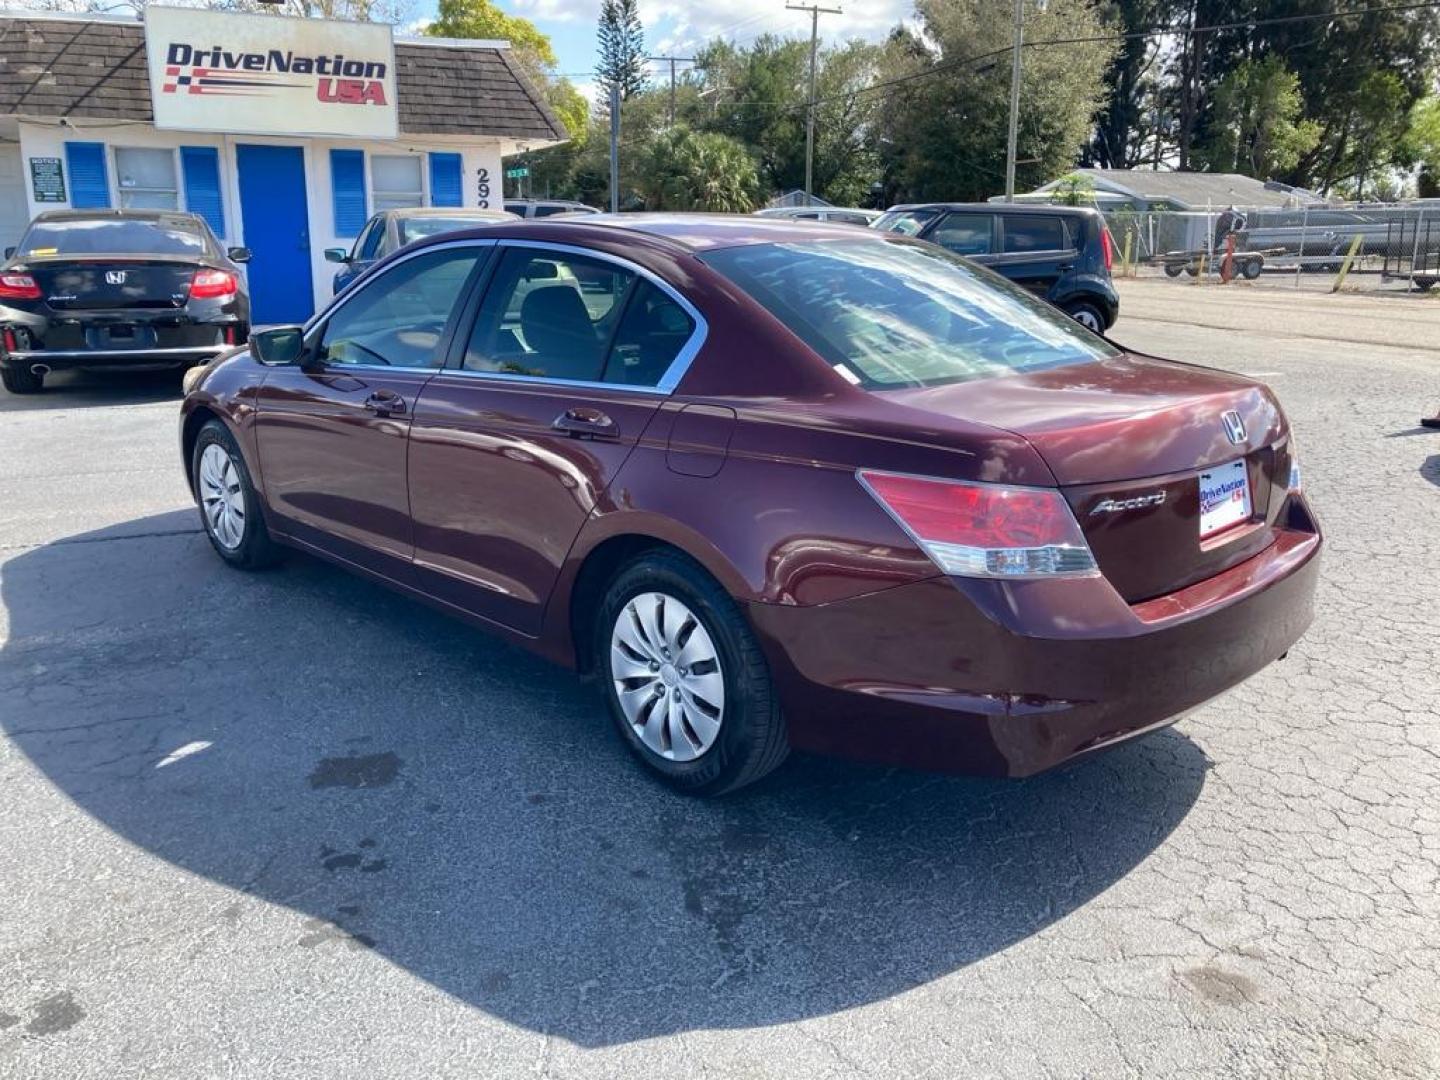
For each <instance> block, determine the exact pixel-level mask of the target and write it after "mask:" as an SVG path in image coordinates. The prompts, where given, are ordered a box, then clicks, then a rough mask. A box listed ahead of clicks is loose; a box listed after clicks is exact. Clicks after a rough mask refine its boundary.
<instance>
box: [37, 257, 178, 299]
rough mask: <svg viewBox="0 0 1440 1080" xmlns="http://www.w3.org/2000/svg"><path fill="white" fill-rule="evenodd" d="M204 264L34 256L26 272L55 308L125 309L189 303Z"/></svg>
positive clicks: (163, 260)
mask: <svg viewBox="0 0 1440 1080" xmlns="http://www.w3.org/2000/svg"><path fill="white" fill-rule="evenodd" d="M198 269H200V266H199V265H198V264H197V263H196V262H194V260H183V261H181V260H175V259H126V258H109V257H105V256H96V257H93V258H85V259H76V258H69V259H55V260H34V261H31V262H29V265H28V267H27V270H26V272H27V273H29V274H30V276H31V277H33V278H34V279H35V283H36V284H37V285H39V286H40V293H41V295H42V296H43V297H44V298H45V302H46V303H47V304H48V305H49V306H50V307H51V308H52V309H53V310H55V311H120V310H125V309H136V308H138V309H148V310H154V309H157V308H158V309H167V308H168V309H173V308H182V307H184V306H185V304H186V302H187V301H188V300H189V298H190V280H191V278H193V277H194V276H195V271H196V270H198Z"/></svg>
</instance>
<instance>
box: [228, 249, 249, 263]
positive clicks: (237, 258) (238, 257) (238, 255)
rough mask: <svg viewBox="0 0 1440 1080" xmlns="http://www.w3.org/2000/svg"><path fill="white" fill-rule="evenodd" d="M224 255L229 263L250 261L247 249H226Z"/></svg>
mask: <svg viewBox="0 0 1440 1080" xmlns="http://www.w3.org/2000/svg"><path fill="white" fill-rule="evenodd" d="M225 254H226V255H229V256H230V261H231V262H237V263H247V262H249V261H250V249H249V248H247V247H233V248H226V249H225Z"/></svg>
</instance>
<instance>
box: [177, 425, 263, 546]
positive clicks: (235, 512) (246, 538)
mask: <svg viewBox="0 0 1440 1080" xmlns="http://www.w3.org/2000/svg"><path fill="white" fill-rule="evenodd" d="M192 474H193V475H194V477H195V497H196V500H197V501H198V502H199V504H200V520H201V523H202V524H203V525H204V526H205V535H206V536H208V537H209V538H210V544H211V546H212V547H214V549H215V551H216V552H217V553H218V554H219V556H220V557H221V558H222V559H224V560H225V561H226V562H228V563H229V564H230V565H231V566H236V567H239V568H240V569H242V570H260V569H263V568H264V567H267V566H273V565H274V564H275V563H276V562H278V561H279V558H280V550H279V548H278V547H277V546H276V545H275V542H274V541H273V540H271V539H270V533H269V532H268V531H267V530H266V528H265V519H264V517H263V516H262V515H261V511H260V496H259V493H258V492H256V490H255V485H254V484H253V483H252V482H251V480H250V472H249V470H248V469H246V468H245V459H244V458H243V457H242V456H241V455H240V449H239V447H237V446H236V445H235V439H234V437H233V436H232V435H231V434H230V430H229V428H227V427H226V426H225V425H224V424H222V423H221V422H220V421H219V420H210V421H207V422H206V424H205V426H204V427H202V428H201V429H200V434H199V436H198V437H197V438H196V439H195V451H194V458H193V460H192Z"/></svg>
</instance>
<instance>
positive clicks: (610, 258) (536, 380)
mask: <svg viewBox="0 0 1440 1080" xmlns="http://www.w3.org/2000/svg"><path fill="white" fill-rule="evenodd" d="M467 247H468V248H480V249H484V248H491V247H501V248H511V247H514V248H531V249H535V250H540V251H554V252H558V253H560V254H564V255H577V256H580V257H582V258H588V259H595V260H597V261H599V262H608V263H612V264H613V265H615V266H618V267H620V268H622V269H624V270H626V271H628V272H629V273H632V274H634V275H635V276H636V277H640V278H644V279H645V280H646V281H648V282H650V283H651V284H652V285H654V286H655V287H656V288H657V289H659V290H660V291H661V292H663V293H664V294H665V295H666V296H668V297H669V298H670V299H671V300H673V301H675V303H677V304H679V305H680V308H681V310H682V311H684V312H685V314H687V315H689V316H690V319H691V321H692V322H694V324H695V329H694V330H693V331H691V334H690V337H689V338H688V339H687V340H686V342H685V344H684V345H682V346H681V347H680V351H679V352H677V353H676V354H675V359H674V360H672V361H670V366H669V367H667V368H666V369H665V373H664V374H663V375H661V376H660V379H659V381H657V382H656V383H654V384H653V385H646V384H638V385H637V384H633V383H609V382H598V381H590V380H580V379H552V378H550V377H549V376H545V375H515V374H511V373H509V372H503V371H472V370H470V369H469V368H463V367H460V368H452V367H446V366H445V365H444V363H441V364H440V365H438V366H435V367H398V366H391V365H389V364H335V365H334V367H335V369H336V370H338V371H396V372H428V373H430V374H432V375H438V374H441V373H444V374H447V375H461V376H464V377H465V378H469V379H490V380H494V381H495V382H513V383H520V384H522V385H523V384H530V385H537V386H555V387H561V388H564V387H579V388H581V389H586V390H618V391H630V392H632V393H641V394H657V395H663V396H666V397H668V396H669V395H671V394H673V393H674V392H675V388H676V387H677V386H679V385H680V380H681V379H683V378H684V377H685V373H686V372H688V371H689V370H690V365H691V364H692V363H694V361H695V357H696V356H697V355H698V354H699V352H700V350H701V349H702V348H703V347H704V345H705V339H706V338H707V337H708V336H709V334H710V324H709V323H707V322H706V321H705V316H703V315H701V314H700V311H699V309H698V308H696V307H695V305H694V304H692V303H691V302H690V301H689V300H688V299H686V297H685V296H683V295H682V294H681V293H680V291H679V290H678V289H676V288H675V287H674V286H672V285H671V284H670V283H669V282H668V281H666V280H665V279H664V278H662V277H660V276H659V275H658V274H656V273H654V272H653V271H651V270H648V269H646V268H645V267H643V266H641V265H639V264H638V263H634V262H631V261H630V260H629V259H626V258H622V257H621V256H619V255H611V254H610V253H608V252H604V251H595V250H594V249H592V248H587V247H579V246H578V245H575V244H557V243H554V242H553V241H549V240H522V239H516V238H510V237H506V238H498V239H494V240H448V241H444V242H442V243H439V244H432V245H429V246H427V247H423V248H421V249H420V250H418V251H412V252H410V253H409V254H406V255H404V256H403V257H401V258H399V259H396V260H395V261H394V262H393V263H391V264H390V265H389V266H388V267H386V268H385V271H384V273H381V274H377V275H375V276H374V277H372V278H371V279H370V280H369V281H366V282H365V283H364V284H362V285H361V286H360V287H359V288H348V289H346V290H345V291H344V292H342V293H341V294H340V295H339V296H336V297H334V298H333V299H332V300H331V301H330V304H329V306H327V307H326V308H324V309H323V310H321V311H318V312H316V313H315V314H314V315H312V316H311V317H310V321H309V322H307V323H305V325H304V333H305V337H306V338H307V339H308V338H309V336H310V333H311V331H312V330H314V329H315V327H316V326H318V325H319V324H320V323H321V322H323V321H324V320H326V319H329V318H330V317H332V316H333V315H334V314H335V312H337V311H339V310H340V309H341V308H342V307H344V306H345V305H346V304H348V303H349V302H350V301H351V300H353V299H355V297H357V296H360V295H362V294H363V293H364V292H365V290H366V289H369V288H371V287H372V286H373V285H374V284H375V283H376V282H377V281H380V280H381V279H382V278H383V277H384V276H385V275H386V274H389V273H390V271H391V270H393V269H394V268H395V267H397V266H399V265H400V264H401V263H404V262H408V261H409V260H411V259H416V258H419V257H420V256H422V255H427V254H429V253H430V252H432V251H441V250H447V249H450V248H467ZM486 288H487V289H488V288H489V283H488V282H487V283H486ZM477 318H478V314H477Z"/></svg>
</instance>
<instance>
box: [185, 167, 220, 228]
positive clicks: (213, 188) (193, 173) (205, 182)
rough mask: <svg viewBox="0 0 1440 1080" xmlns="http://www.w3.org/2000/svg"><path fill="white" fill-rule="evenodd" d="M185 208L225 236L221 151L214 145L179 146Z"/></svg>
mask: <svg viewBox="0 0 1440 1080" xmlns="http://www.w3.org/2000/svg"><path fill="white" fill-rule="evenodd" d="M180 169H181V171H182V172H183V173H184V174H185V209H187V210H189V211H190V212H191V213H192V214H199V215H200V216H201V217H203V218H204V219H205V221H206V223H207V224H208V225H209V226H210V228H211V230H212V231H213V232H214V233H215V235H216V236H220V237H223V236H224V235H225V203H224V201H223V200H222V199H221V198H220V154H219V152H218V151H217V150H216V149H215V148H214V147H213V146H182V147H181V148H180Z"/></svg>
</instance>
